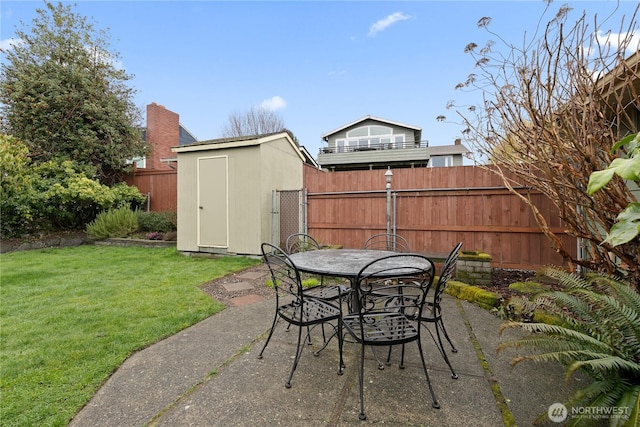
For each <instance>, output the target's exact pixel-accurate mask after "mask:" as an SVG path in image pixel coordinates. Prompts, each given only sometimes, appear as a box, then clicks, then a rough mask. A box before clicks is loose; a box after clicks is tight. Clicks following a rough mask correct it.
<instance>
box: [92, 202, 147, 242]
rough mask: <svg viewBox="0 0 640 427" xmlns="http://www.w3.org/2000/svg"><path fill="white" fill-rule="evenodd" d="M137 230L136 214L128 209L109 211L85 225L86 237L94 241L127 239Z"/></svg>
mask: <svg viewBox="0 0 640 427" xmlns="http://www.w3.org/2000/svg"><path fill="white" fill-rule="evenodd" d="M137 230H138V219H137V216H136V213H135V212H134V211H132V210H131V209H129V208H128V207H121V208H117V209H109V210H108V211H106V212H102V213H101V214H99V215H98V216H97V217H96V219H95V220H93V221H92V222H91V223H89V225H87V235H88V236H89V237H90V238H92V239H94V240H101V239H107V238H110V237H127V236H128V235H129V234H131V233H134V232H136V231H137Z"/></svg>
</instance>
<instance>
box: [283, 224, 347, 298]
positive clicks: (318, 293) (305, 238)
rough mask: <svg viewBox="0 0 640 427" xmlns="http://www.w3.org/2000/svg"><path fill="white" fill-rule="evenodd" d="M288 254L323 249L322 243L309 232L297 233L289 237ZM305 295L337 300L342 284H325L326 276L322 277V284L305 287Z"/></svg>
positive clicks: (287, 243) (287, 242)
mask: <svg viewBox="0 0 640 427" xmlns="http://www.w3.org/2000/svg"><path fill="white" fill-rule="evenodd" d="M285 244H286V248H287V254H289V255H290V254H293V253H297V252H303V251H313V250H317V249H322V245H321V244H320V243H318V241H317V240H316V239H314V238H313V237H311V236H310V235H308V234H304V233H295V234H292V235H290V236H289V237H287V241H286V243H285ZM304 293H305V296H307V297H313V298H317V299H321V300H323V301H335V300H337V299H338V298H339V297H340V295H341V290H340V285H325V284H324V277H321V278H320V285H319V286H313V287H310V288H305V289H304Z"/></svg>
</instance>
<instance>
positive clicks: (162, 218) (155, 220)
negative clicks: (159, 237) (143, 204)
mask: <svg viewBox="0 0 640 427" xmlns="http://www.w3.org/2000/svg"><path fill="white" fill-rule="evenodd" d="M136 217H137V218H138V230H139V231H150V232H153V231H158V232H161V233H167V232H169V231H174V230H176V229H177V219H176V213H175V212H145V211H141V210H137V211H136Z"/></svg>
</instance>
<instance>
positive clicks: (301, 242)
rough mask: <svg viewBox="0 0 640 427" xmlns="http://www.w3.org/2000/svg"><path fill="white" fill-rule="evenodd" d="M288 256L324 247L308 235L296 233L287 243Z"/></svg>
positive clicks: (288, 238)
mask: <svg viewBox="0 0 640 427" xmlns="http://www.w3.org/2000/svg"><path fill="white" fill-rule="evenodd" d="M285 249H286V250H287V254H294V253H297V252H304V251H313V250H316V249H322V245H321V244H320V243H318V241H317V240H316V239H314V238H313V237H311V236H310V235H308V234H304V233H294V234H292V235H290V236H289V237H287V240H286V242H285Z"/></svg>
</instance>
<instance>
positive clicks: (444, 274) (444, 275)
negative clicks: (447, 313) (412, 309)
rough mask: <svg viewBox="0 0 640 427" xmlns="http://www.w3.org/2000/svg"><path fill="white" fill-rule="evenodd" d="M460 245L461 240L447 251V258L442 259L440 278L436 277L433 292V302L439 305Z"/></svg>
mask: <svg viewBox="0 0 640 427" xmlns="http://www.w3.org/2000/svg"><path fill="white" fill-rule="evenodd" d="M461 247H462V242H459V243H458V244H457V245H456V246H455V247H454V248H453V250H452V251H451V253H449V256H447V259H446V260H445V261H444V265H443V266H442V271H441V272H440V278H439V279H438V283H437V284H436V289H435V293H434V304H435V305H439V304H440V301H441V300H442V294H443V293H444V291H445V290H446V289H447V284H448V283H449V279H451V276H452V275H453V271H454V270H455V268H456V262H457V261H458V255H459V254H460V248H461Z"/></svg>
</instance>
